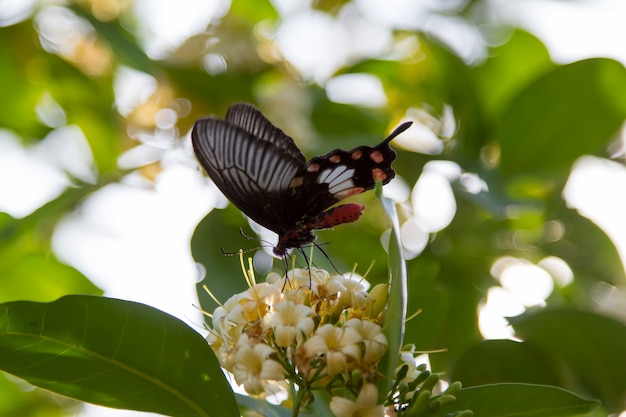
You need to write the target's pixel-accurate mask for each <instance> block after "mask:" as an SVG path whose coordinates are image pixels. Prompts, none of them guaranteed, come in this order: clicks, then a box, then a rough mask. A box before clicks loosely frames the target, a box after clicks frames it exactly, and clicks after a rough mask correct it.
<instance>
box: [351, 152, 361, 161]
mask: <svg viewBox="0 0 626 417" xmlns="http://www.w3.org/2000/svg"><path fill="white" fill-rule="evenodd" d="M350 156H351V157H352V159H354V160H355V161H358V160H359V159H361V157H362V156H363V151H354V152H352V155H350Z"/></svg>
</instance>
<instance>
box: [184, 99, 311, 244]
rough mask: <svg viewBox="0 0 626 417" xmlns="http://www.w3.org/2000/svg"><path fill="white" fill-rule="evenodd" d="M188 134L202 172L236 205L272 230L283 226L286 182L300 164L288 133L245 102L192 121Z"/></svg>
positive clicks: (302, 163) (285, 205)
mask: <svg viewBox="0 0 626 417" xmlns="http://www.w3.org/2000/svg"><path fill="white" fill-rule="evenodd" d="M191 138H192V144H193V147H194V152H195V154H196V156H197V157H198V160H199V161H200V163H201V164H202V166H203V167H204V169H205V170H206V172H207V174H208V175H209V177H210V178H211V179H212V180H213V182H214V183H215V185H217V187H218V188H219V189H220V190H221V191H222V193H224V195H225V196H226V197H227V198H228V199H229V200H230V201H231V202H232V203H233V204H234V205H235V206H237V208H239V210H241V211H242V212H243V213H245V214H246V215H247V216H248V217H250V218H251V219H252V220H254V221H255V222H257V223H259V224H260V225H262V226H264V227H266V228H268V229H270V230H272V231H274V232H276V233H281V232H283V231H284V230H285V228H288V227H289V224H288V222H287V219H286V216H285V213H284V211H285V210H286V209H285V207H287V199H288V198H289V185H290V183H291V181H292V179H293V177H294V176H295V174H296V173H297V172H299V171H301V170H302V169H303V167H304V163H305V158H304V156H303V155H302V153H301V152H300V151H299V150H298V148H297V147H296V145H295V143H294V142H293V140H292V139H291V138H290V137H288V136H287V135H285V134H284V133H283V132H282V131H281V130H280V129H278V128H276V127H274V126H273V125H272V124H271V123H270V122H269V121H268V120H267V119H266V118H265V117H264V116H263V115H262V114H261V113H260V112H259V111H258V110H256V109H255V108H254V107H252V106H251V105H247V104H236V105H234V106H231V108H230V109H229V111H228V115H227V117H226V120H221V119H217V118H214V117H208V118H205V119H200V120H198V121H197V122H196V124H195V125H194V127H193V130H192V132H191ZM288 217H291V216H288Z"/></svg>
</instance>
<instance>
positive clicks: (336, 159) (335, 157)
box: [328, 155, 341, 164]
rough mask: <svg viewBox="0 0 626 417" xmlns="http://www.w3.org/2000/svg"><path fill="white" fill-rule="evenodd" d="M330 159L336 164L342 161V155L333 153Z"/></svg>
mask: <svg viewBox="0 0 626 417" xmlns="http://www.w3.org/2000/svg"><path fill="white" fill-rule="evenodd" d="M328 160H329V161H330V162H332V163H334V164H337V163H339V162H341V156H339V155H333V156H331V157H330V158H328Z"/></svg>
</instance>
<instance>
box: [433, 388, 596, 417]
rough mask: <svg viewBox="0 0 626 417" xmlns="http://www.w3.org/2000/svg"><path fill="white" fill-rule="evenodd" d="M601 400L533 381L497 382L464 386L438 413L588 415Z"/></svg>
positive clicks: (538, 416)
mask: <svg viewBox="0 0 626 417" xmlns="http://www.w3.org/2000/svg"><path fill="white" fill-rule="evenodd" d="M597 406H598V402H597V401H591V400H586V399H584V398H581V397H578V396H577V395H575V394H573V393H571V392H569V391H566V390H564V389H561V388H556V387H550V386H546V385H530V384H494V385H482V386H479V387H472V388H465V389H462V390H461V391H460V392H459V393H458V394H456V401H454V402H451V403H448V404H445V405H444V406H442V407H441V408H440V409H439V410H438V411H437V413H436V414H435V415H436V416H440V417H443V416H446V415H449V414H448V413H450V412H454V411H458V410H472V411H473V412H474V415H475V416H476V417H559V416H563V417H565V416H575V415H580V414H586V413H589V412H591V411H593V410H594V409H595V408H597Z"/></svg>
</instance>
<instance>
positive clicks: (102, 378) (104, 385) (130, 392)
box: [0, 296, 239, 417]
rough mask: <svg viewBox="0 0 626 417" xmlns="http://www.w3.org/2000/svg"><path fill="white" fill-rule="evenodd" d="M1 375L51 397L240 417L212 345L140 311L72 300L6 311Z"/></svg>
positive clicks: (11, 306)
mask: <svg viewBox="0 0 626 417" xmlns="http://www.w3.org/2000/svg"><path fill="white" fill-rule="evenodd" d="M0 312H1V313H0V368H1V369H2V370H4V371H6V372H9V373H12V374H14V375H16V376H18V377H20V378H22V379H25V380H26V381H28V382H30V383H31V384H33V385H37V386H40V387H42V388H45V389H47V390H50V391H53V392H56V393H59V394H62V395H65V396H68V397H72V398H76V399H79V400H82V401H87V402H92V403H94V404H99V405H103V406H108V407H113V408H125V409H131V410H140V411H152V412H158V413H161V414H166V415H170V416H190V417H191V416H193V417H197V416H227V415H231V416H238V415H239V412H238V410H237V406H236V403H235V399H234V396H233V394H232V391H231V388H230V385H229V384H228V382H227V381H226V379H225V377H224V375H223V374H222V371H221V369H220V367H219V364H218V362H217V359H216V358H215V355H214V354H213V351H212V350H211V348H210V347H209V346H208V344H207V343H206V341H205V340H204V339H203V338H202V337H201V336H200V335H199V334H198V333H196V332H195V331H193V330H192V329H191V328H189V327H188V326H187V325H185V324H184V323H183V322H181V321H179V320H178V319H176V318H174V317H172V316H169V315H167V314H165V313H163V312H161V311H159V310H157V309H154V308H152V307H148V306H146V305H143V304H139V303H132V302H128V301H121V300H115V299H107V298H101V297H92V296H67V297H63V298H61V299H59V300H57V301H55V302H52V303H34V302H23V301H16V302H10V303H5V304H2V305H0Z"/></svg>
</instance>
